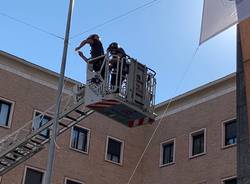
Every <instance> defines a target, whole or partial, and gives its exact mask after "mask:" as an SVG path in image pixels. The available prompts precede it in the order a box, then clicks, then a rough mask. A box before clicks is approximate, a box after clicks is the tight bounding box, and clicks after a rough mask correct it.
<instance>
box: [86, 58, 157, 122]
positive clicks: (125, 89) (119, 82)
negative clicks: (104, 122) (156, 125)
mask: <svg viewBox="0 0 250 184" xmlns="http://www.w3.org/2000/svg"><path fill="white" fill-rule="evenodd" d="M100 59H103V62H102V65H101V67H100V70H99V71H94V70H93V65H94V62H96V61H97V60H99V61H100ZM87 66H88V67H87V82H86V86H85V87H84V95H82V96H84V98H85V105H86V106H87V107H88V108H90V109H93V110H95V111H97V112H99V113H101V114H103V115H105V116H108V117H110V118H112V119H114V120H116V121H118V122H120V123H122V124H124V125H126V126H128V127H135V126H139V125H144V124H147V123H152V122H153V121H154V119H155V117H156V115H155V114H154V105H155V88H156V79H155V74H156V73H155V72H154V71H153V70H151V69H150V68H148V67H146V66H145V65H142V64H141V63H139V62H138V61H137V60H135V59H133V58H129V57H126V58H125V57H124V58H120V57H119V56H116V55H109V54H105V55H103V56H101V57H98V58H95V59H92V60H89V61H88V64H87ZM94 68H95V67H94Z"/></svg>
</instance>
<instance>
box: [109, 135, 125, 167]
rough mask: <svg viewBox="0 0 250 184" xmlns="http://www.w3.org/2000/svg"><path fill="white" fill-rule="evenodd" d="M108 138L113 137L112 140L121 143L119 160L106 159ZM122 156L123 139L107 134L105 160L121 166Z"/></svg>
mask: <svg viewBox="0 0 250 184" xmlns="http://www.w3.org/2000/svg"><path fill="white" fill-rule="evenodd" d="M109 139H113V140H115V141H117V142H120V143H121V154H120V162H115V161H112V160H109V159H108V143H109ZM123 156H124V141H123V140H121V139H118V138H116V137H112V136H109V135H108V136H107V138H106V148H105V161H107V162H110V163H113V164H116V165H120V166H122V165H123Z"/></svg>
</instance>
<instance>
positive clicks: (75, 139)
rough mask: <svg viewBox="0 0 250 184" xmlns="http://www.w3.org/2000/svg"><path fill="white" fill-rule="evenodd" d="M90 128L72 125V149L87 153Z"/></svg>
mask: <svg viewBox="0 0 250 184" xmlns="http://www.w3.org/2000/svg"><path fill="white" fill-rule="evenodd" d="M89 137H90V130H89V129H87V128H83V127H79V126H74V127H73V128H72V133H71V144H70V147H71V148H72V149H74V150H77V151H81V152H83V153H88V147H89Z"/></svg>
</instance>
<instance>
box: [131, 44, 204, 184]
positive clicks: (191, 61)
mask: <svg viewBox="0 0 250 184" xmlns="http://www.w3.org/2000/svg"><path fill="white" fill-rule="evenodd" d="M198 50H199V46H198V47H197V48H196V49H195V51H194V53H193V55H192V57H191V59H190V60H189V62H188V63H189V64H188V66H187V68H186V70H185V71H184V73H183V75H182V78H181V80H180V82H179V84H178V85H177V87H176V89H175V91H174V92H175V93H174V94H176V92H177V91H178V90H179V88H180V86H181V84H182V82H183V81H184V79H185V77H186V75H187V73H188V71H189V69H190V68H191V66H192V63H193V61H194V58H195V56H196V54H197V53H198ZM173 100H174V97H172V98H171V99H170V101H169V103H168V105H167V107H166V109H165V110H164V112H163V115H162V116H161V119H160V120H159V123H158V125H157V126H156V128H155V129H154V131H153V133H152V135H151V137H150V139H149V141H148V143H147V145H146V147H145V149H144V151H143V152H142V154H141V156H140V159H139V161H138V162H137V164H136V166H135V168H134V170H133V172H132V174H131V176H130V178H129V180H128V183H127V184H130V183H131V181H132V179H133V177H134V175H135V172H136V170H137V169H138V167H139V165H140V163H141V161H142V159H143V157H144V155H145V153H146V151H147V149H148V147H149V146H150V143H151V142H152V140H153V138H154V136H155V134H156V132H157V130H158V129H159V127H160V125H161V123H162V120H163V118H164V117H165V115H166V114H167V112H168V109H169V107H170V105H171V103H172V102H173Z"/></svg>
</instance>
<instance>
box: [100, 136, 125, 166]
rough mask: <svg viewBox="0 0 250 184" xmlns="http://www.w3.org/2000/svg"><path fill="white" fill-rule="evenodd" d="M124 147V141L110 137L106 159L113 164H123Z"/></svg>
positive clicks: (107, 143) (108, 138)
mask: <svg viewBox="0 0 250 184" xmlns="http://www.w3.org/2000/svg"><path fill="white" fill-rule="evenodd" d="M123 147H124V142H123V141H121V140H119V139H116V138H113V137H109V136H108V137H107V142H106V156H105V159H106V160H107V161H111V162H113V163H117V164H122V158H123Z"/></svg>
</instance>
